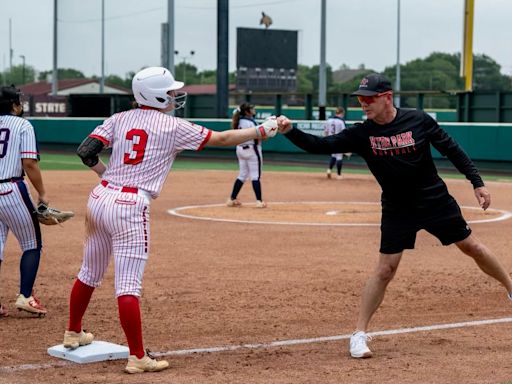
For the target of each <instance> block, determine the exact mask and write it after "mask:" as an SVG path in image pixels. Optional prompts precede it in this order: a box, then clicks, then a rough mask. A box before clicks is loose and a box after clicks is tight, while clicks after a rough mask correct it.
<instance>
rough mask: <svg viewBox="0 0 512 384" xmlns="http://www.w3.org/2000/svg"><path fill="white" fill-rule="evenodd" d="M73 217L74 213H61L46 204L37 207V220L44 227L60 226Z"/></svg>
mask: <svg viewBox="0 0 512 384" xmlns="http://www.w3.org/2000/svg"><path fill="white" fill-rule="evenodd" d="M73 216H75V214H74V212H71V211H59V210H58V209H55V208H51V207H49V206H48V205H46V204H44V203H39V205H38V206H37V220H39V222H40V223H41V224H44V225H55V224H60V223H63V222H65V221H67V220H69V219H71V218H72V217H73Z"/></svg>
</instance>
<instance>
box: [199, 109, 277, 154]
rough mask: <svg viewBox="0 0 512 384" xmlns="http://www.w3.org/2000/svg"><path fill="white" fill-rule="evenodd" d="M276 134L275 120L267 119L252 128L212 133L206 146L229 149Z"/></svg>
mask: <svg viewBox="0 0 512 384" xmlns="http://www.w3.org/2000/svg"><path fill="white" fill-rule="evenodd" d="M276 133H277V119H276V117H275V116H272V117H269V118H268V119H267V120H265V121H264V122H263V123H261V124H260V125H258V126H256V127H252V128H242V129H231V130H228V131H222V132H218V131H212V135H211V136H210V139H209V140H208V142H207V143H206V145H207V146H215V147H229V146H233V145H237V144H240V143H243V142H244V141H248V140H254V139H258V140H259V139H266V138H268V137H274V136H275V135H276Z"/></svg>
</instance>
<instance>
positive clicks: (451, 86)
mask: <svg viewBox="0 0 512 384" xmlns="http://www.w3.org/2000/svg"><path fill="white" fill-rule="evenodd" d="M459 68H460V54H458V53H455V54H449V53H442V52H434V53H431V54H430V55H429V56H428V57H426V58H424V59H415V60H412V61H410V62H408V63H405V64H402V65H401V66H400V84H401V90H402V91H440V92H446V91H448V92H450V91H460V90H462V89H463V88H464V80H463V79H462V78H461V77H460V76H459ZM343 69H348V67H347V66H346V65H344V64H343V65H341V66H340V67H339V70H343ZM358 69H359V71H358V73H357V76H355V77H353V78H351V79H349V80H347V81H344V82H335V81H334V79H333V69H332V67H331V66H330V65H327V67H326V75H327V76H326V79H327V91H328V92H329V93H350V92H352V91H353V90H354V89H356V88H357V86H358V84H359V81H360V79H361V78H362V77H363V76H364V75H366V74H368V73H372V72H375V71H374V70H373V69H370V68H365V67H364V65H361V66H360V67H359V68H358ZM135 72H136V71H133V72H129V73H127V74H126V75H125V77H124V78H123V77H121V76H118V75H109V76H107V77H106V78H105V81H106V83H108V84H112V85H118V86H121V87H125V88H127V89H131V80H132V77H133V75H134V74H135ZM383 73H384V74H385V75H386V76H387V77H388V78H389V79H390V80H391V82H392V84H394V83H395V79H396V65H393V66H390V67H386V68H385V69H384V71H383ZM51 74H52V71H41V72H37V71H36V69H35V68H34V67H33V66H30V65H24V66H22V65H17V66H13V67H12V68H11V69H10V70H7V71H5V72H4V73H0V84H16V85H18V86H19V85H23V84H28V83H32V82H34V81H46V80H48V79H51ZM216 76H217V73H216V71H215V70H205V71H198V69H197V67H196V66H194V65H192V64H190V63H179V64H177V65H176V66H175V77H176V78H177V79H179V80H181V81H185V83H186V84H187V85H191V84H215V82H216ZM58 77H59V79H85V78H86V76H85V75H84V74H83V73H82V72H81V71H78V70H76V69H72V68H59V69H58ZM92 78H98V76H93V77H92ZM229 80H230V83H235V81H236V74H235V72H232V73H230V74H229ZM318 80H319V66H318V65H314V66H312V67H308V66H305V65H299V66H298V69H297V92H299V93H304V94H306V93H312V94H315V93H316V92H318V83H319V81H318ZM473 89H474V90H476V91H478V90H481V91H510V90H512V76H508V75H504V74H502V73H501V66H500V65H499V64H498V63H497V62H496V61H495V60H493V59H492V58H491V57H489V56H487V55H485V54H476V55H474V56H473Z"/></svg>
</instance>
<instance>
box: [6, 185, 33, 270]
mask: <svg viewBox="0 0 512 384" xmlns="http://www.w3.org/2000/svg"><path fill="white" fill-rule="evenodd" d="M9 229H10V230H11V231H12V233H13V234H14V236H15V237H16V239H17V240H18V242H19V244H20V248H21V250H22V252H25V251H27V250H29V249H37V248H41V247H42V243H41V230H40V228H39V222H38V221H37V216H36V213H35V208H34V204H33V203H32V199H31V197H30V192H29V189H28V187H27V184H26V182H25V181H22V180H21V181H17V182H13V183H11V182H7V183H0V261H1V260H3V257H4V247H5V242H6V240H7V234H8V233H9Z"/></svg>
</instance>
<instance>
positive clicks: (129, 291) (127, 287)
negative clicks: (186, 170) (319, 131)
mask: <svg viewBox="0 0 512 384" xmlns="http://www.w3.org/2000/svg"><path fill="white" fill-rule="evenodd" d="M181 87H183V83H182V82H180V81H175V80H174V77H173V76H172V74H171V73H170V72H169V71H168V70H167V69H165V68H161V67H151V68H146V69H144V70H142V71H140V72H139V73H137V74H136V75H135V76H134V78H133V81H132V89H133V93H134V96H135V100H136V101H137V103H138V104H139V108H137V109H134V110H131V111H127V112H122V113H118V114H115V115H113V116H111V117H110V118H108V119H107V120H105V122H104V123H103V124H102V125H100V126H98V127H97V128H96V129H95V130H94V131H93V132H92V134H91V135H89V137H87V138H86V139H85V140H84V141H83V142H82V144H81V145H80V146H79V148H78V151H77V152H78V155H79V156H80V157H81V158H82V161H83V162H84V164H86V165H87V166H89V167H90V168H91V169H92V170H94V171H95V172H96V173H97V174H98V176H100V177H101V181H100V183H99V184H98V185H97V186H96V187H95V188H94V189H93V190H92V192H91V194H90V196H89V201H88V204H87V216H86V239H85V249H84V258H83V263H82V267H81V269H80V272H79V274H78V278H77V280H76V281H75V284H74V285H73V288H72V290H71V297H70V310H69V323H68V326H67V330H66V331H65V333H64V346H65V347H67V348H77V347H79V346H80V345H86V344H90V343H91V342H92V341H93V339H94V336H93V334H92V333H87V332H84V331H83V329H82V317H83V315H84V313H85V311H86V309H87V306H88V304H89V300H90V298H91V296H92V293H93V291H94V289H95V288H96V287H98V286H99V285H100V283H101V281H102V279H103V275H104V274H105V271H106V269H107V266H108V264H109V261H110V258H111V256H112V255H113V257H114V260H115V291H116V296H117V303H118V307H119V318H120V321H121V326H122V328H123V330H124V332H125V335H126V338H127V341H128V347H129V349H130V356H129V358H128V364H127V365H126V368H125V371H126V372H128V373H139V372H147V371H161V370H163V369H165V368H167V367H168V366H169V364H168V363H167V362H166V361H157V360H155V359H154V358H153V357H152V356H150V355H148V354H146V353H145V350H144V346H143V341H142V324H141V314H140V305H139V297H140V295H141V289H142V276H143V274H144V267H145V264H146V261H147V259H148V254H149V241H150V220H149V219H150V200H151V199H155V198H157V197H158V195H159V193H160V191H161V189H162V186H163V184H164V182H165V179H166V178H167V174H168V173H169V171H170V169H171V166H172V164H173V161H174V159H175V158H176V156H177V154H178V153H179V152H181V151H183V150H186V149H189V150H200V149H202V148H203V147H204V146H205V145H207V144H208V145H213V146H233V145H237V144H239V143H242V142H245V141H247V140H254V139H262V138H265V137H267V136H268V137H271V136H274V135H275V134H276V132H277V119H275V118H272V119H268V120H267V121H266V122H264V123H263V124H262V125H261V126H259V127H253V128H248V129H239V130H236V131H233V130H228V131H224V132H214V131H211V130H209V129H207V128H205V127H202V126H199V125H196V124H193V123H190V122H188V121H185V120H183V119H179V118H175V117H173V116H170V115H167V114H165V112H169V111H171V110H172V109H175V108H181V107H182V106H183V105H184V103H185V97H186V94H185V93H180V94H178V92H176V90H178V89H180V88H181ZM104 147H111V148H112V154H111V156H110V160H109V163H108V166H105V165H104V164H103V162H101V161H100V160H99V158H98V154H99V153H100V152H101V150H102V149H103V148H104Z"/></svg>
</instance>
